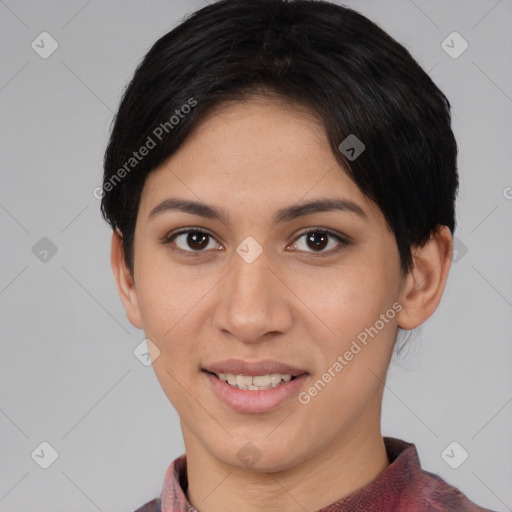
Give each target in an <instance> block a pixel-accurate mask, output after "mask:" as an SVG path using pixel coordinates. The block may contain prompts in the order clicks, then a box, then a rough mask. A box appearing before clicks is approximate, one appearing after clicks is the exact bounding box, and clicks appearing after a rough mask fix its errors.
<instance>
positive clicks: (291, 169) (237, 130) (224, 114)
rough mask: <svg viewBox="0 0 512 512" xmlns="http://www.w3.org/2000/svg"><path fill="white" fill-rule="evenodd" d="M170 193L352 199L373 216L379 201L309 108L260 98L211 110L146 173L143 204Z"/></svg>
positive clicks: (253, 204)
mask: <svg viewBox="0 0 512 512" xmlns="http://www.w3.org/2000/svg"><path fill="white" fill-rule="evenodd" d="M169 195H172V196H180V197H186V198H190V199H194V200H196V201H203V202H208V203H212V202H213V203H215V204H219V205H226V207H228V206H229V207H233V208H237V207H238V208H240V209H242V211H247V209H248V208H250V209H252V210H253V211H256V210H258V211H270V210H272V211H274V210H276V209H277V208H278V207H279V206H278V205H284V204H286V205H289V204H290V203H296V202H300V201H306V200H309V199H313V198H317V197H320V196H321V197H331V198H333V197H336V198H341V199H346V200H348V199H350V200H351V201H354V202H358V203H359V204H360V205H361V207H362V208H363V209H364V210H365V211H367V212H368V213H370V214H371V210H372V209H374V208H375V207H376V206H375V205H374V204H373V203H372V202H371V201H369V200H368V198H366V197H365V196H364V195H363V194H362V193H361V192H360V190H359V188H358V187H357V185H356V184H355V183H354V182H353V181H352V180H351V179H350V178H349V176H348V175H347V174H346V172H345V170H344V169H343V167H342V166H341V164H340V162H339V160H338V159H337V158H336V157H335V156H334V154H333V153H332V150H331V147H330V145H329V141H328V138H327V134H326V132H325V129H324V127H323V125H322V124H321V122H320V121H319V119H318V118H317V117H316V116H315V115H314V114H313V113H312V112H310V111H308V110H307V109H306V108H304V107H301V106H296V105H293V104H290V103H284V102H282V103H280V102H278V101H276V100H275V99H270V100H266V99H265V98H260V97H258V98H252V99H250V100H247V101H243V102H230V103H226V104H221V105H219V106H217V107H216V108H215V109H214V110H212V111H211V112H210V113H209V114H208V115H207V116H206V117H205V118H204V119H203V120H202V121H201V123H200V124H199V125H198V126H197V127H196V128H195V130H194V131H193V132H192V133H191V134H190V135H189V137H188V138H187V139H186V141H185V142H184V143H183V145H182V146H181V147H180V148H179V150H178V151H177V152H176V153H174V154H173V155H172V156H171V157H170V158H169V159H168V160H167V161H166V162H165V163H164V164H163V165H161V166H160V167H159V168H158V169H156V170H155V171H153V172H152V173H151V174H150V175H149V177H148V179H147V181H146V185H145V187H144V190H143V194H142V200H141V208H142V209H146V210H148V209H149V208H154V206H155V204H156V203H157V202H159V201H162V200H164V199H165V198H166V197H168V196H169ZM369 210H370V211H369ZM148 211H149V210H148Z"/></svg>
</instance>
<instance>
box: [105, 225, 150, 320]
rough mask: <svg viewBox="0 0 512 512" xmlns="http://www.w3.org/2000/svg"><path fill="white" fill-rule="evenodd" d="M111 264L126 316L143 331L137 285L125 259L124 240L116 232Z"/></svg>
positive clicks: (113, 234)
mask: <svg viewBox="0 0 512 512" xmlns="http://www.w3.org/2000/svg"><path fill="white" fill-rule="evenodd" d="M110 263H111V265H112V271H113V272H114V278H115V280H116V285H117V291H118V293H119V297H120V298H121V302H122V303H123V306H124V309H125V311H126V316H127V317H128V320H129V321H130V323H131V324H132V325H133V326H134V327H137V328H138V329H143V328H144V327H143V324H142V318H141V314H140V308H139V301H138V297H137V292H136V290H135V283H134V280H133V276H132V274H131V272H130V269H129V268H128V267H127V265H126V262H125V259H124V250H123V241H122V238H121V236H120V235H119V233H118V232H116V231H114V232H113V233H112V244H111V251H110Z"/></svg>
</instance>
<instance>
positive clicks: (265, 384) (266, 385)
mask: <svg viewBox="0 0 512 512" xmlns="http://www.w3.org/2000/svg"><path fill="white" fill-rule="evenodd" d="M206 373H209V374H211V375H214V376H215V377H217V379H219V380H221V381H223V382H225V383H227V384H228V385H229V386H231V387H232V388H234V389H243V390H246V391H264V390H266V389H272V388H275V387H277V386H281V385H282V384H284V383H285V382H290V381H292V380H295V379H296V378H297V376H296V375H290V374H289V373H267V374H266V375H241V374H239V375H235V374H234V373H214V372H209V371H206Z"/></svg>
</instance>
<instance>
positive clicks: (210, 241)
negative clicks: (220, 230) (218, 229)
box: [164, 229, 219, 252]
mask: <svg viewBox="0 0 512 512" xmlns="http://www.w3.org/2000/svg"><path fill="white" fill-rule="evenodd" d="M164 243H165V244H171V243H174V245H176V247H178V249H179V250H181V251H186V252H204V251H205V250H206V249H215V248H216V247H218V245H219V244H218V243H216V241H215V239H214V238H213V237H212V236H211V235H210V234H209V233H206V232H205V231H200V230H197V229H188V230H183V231H180V232H178V233H174V234H171V235H170V236H168V237H167V238H166V239H165V241H164Z"/></svg>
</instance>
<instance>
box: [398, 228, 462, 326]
mask: <svg viewBox="0 0 512 512" xmlns="http://www.w3.org/2000/svg"><path fill="white" fill-rule="evenodd" d="M452 251H453V240H452V234H451V232H450V229H449V228H448V227H447V226H438V229H437V230H436V231H435V233H433V234H432V236H431V237H430V239H429V240H428V241H427V243H426V244H425V245H424V246H422V247H417V248H415V249H414V250H413V268H412V269H411V270H410V272H409V273H408V274H407V276H406V277H405V281H404V283H403V285H402V289H401V292H400V299H399V302H400V304H401V305H402V308H403V309H402V310H401V311H400V312H399V313H398V315H397V321H398V325H399V327H401V328H402V329H406V330H408V329H414V328H416V327H418V325H420V324H422V323H423V322H424V321H425V320H427V318H429V317H430V315H432V313H433V312H434V311H435V310H436V308H437V306H438V305H439V302H440V301H441V297H442V295H443V291H444V287H445V285H446V280H447V279H448V272H449V270H450V266H451V263H452Z"/></svg>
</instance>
